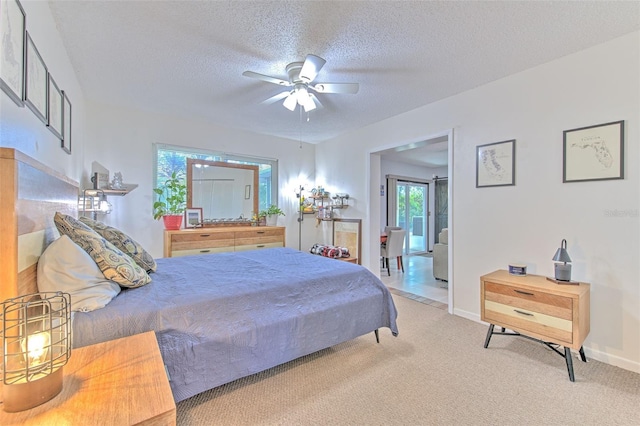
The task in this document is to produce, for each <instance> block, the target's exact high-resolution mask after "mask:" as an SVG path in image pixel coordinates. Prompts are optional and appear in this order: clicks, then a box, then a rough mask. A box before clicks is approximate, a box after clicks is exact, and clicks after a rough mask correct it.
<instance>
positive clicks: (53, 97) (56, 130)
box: [47, 73, 64, 140]
mask: <svg viewBox="0 0 640 426" xmlns="http://www.w3.org/2000/svg"><path fill="white" fill-rule="evenodd" d="M47 86H48V89H49V91H48V93H47V98H48V102H47V127H48V128H49V130H51V133H53V134H54V135H56V137H57V138H58V139H60V140H62V139H63V138H62V133H63V128H64V123H63V107H64V105H63V104H64V97H63V96H62V91H61V90H60V89H59V88H58V85H57V84H56V82H55V80H54V79H53V76H52V75H51V73H49V82H48V83H47Z"/></svg>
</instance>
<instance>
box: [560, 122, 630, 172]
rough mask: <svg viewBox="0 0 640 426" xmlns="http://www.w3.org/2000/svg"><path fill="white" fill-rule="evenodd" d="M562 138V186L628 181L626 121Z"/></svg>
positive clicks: (580, 130) (567, 133) (565, 134)
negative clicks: (625, 167) (626, 173)
mask: <svg viewBox="0 0 640 426" xmlns="http://www.w3.org/2000/svg"><path fill="white" fill-rule="evenodd" d="M562 135H563V137H562V154H563V163H562V182H564V183H567V182H584V181H592V180H610V179H624V120H621V121H614V122H611V123H605V124H597V125H595V126H588V127H581V128H578V129H571V130H565V131H564V132H562Z"/></svg>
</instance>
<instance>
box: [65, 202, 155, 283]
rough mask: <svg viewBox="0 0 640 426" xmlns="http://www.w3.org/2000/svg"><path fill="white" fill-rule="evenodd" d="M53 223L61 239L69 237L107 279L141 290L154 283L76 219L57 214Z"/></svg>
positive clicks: (121, 254) (142, 270)
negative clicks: (65, 236)
mask: <svg viewBox="0 0 640 426" xmlns="http://www.w3.org/2000/svg"><path fill="white" fill-rule="evenodd" d="M53 221H54V222H55V224H56V228H58V231H59V232H60V234H61V235H67V236H68V237H69V238H71V241H73V242H74V243H76V244H77V245H79V246H80V247H81V248H82V249H83V250H84V251H86V252H87V253H89V256H91V258H92V259H93V260H94V261H95V262H96V264H97V265H98V268H100V270H101V271H102V273H103V274H104V276H105V278H107V279H108V280H112V281H115V282H117V283H118V284H120V285H121V286H122V287H140V286H143V285H145V284H147V283H149V282H151V277H149V274H147V272H146V271H145V270H144V269H142V268H141V267H140V266H138V264H137V263H136V262H134V260H133V259H132V258H130V257H129V256H128V255H126V254H124V253H123V252H121V251H120V250H119V249H118V248H117V247H116V246H114V245H113V244H111V243H110V242H109V241H107V240H105V239H104V238H103V237H101V236H100V235H99V234H98V233H97V232H96V231H94V230H93V229H91V228H89V227H88V226H87V225H85V224H84V223H82V222H80V221H79V220H77V219H74V218H73V217H71V216H69V215H66V214H62V213H60V212H57V213H56V215H55V217H54V218H53Z"/></svg>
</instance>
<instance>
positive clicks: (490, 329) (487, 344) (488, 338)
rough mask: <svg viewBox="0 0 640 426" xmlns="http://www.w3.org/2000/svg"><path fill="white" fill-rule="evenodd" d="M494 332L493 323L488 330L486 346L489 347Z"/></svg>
mask: <svg viewBox="0 0 640 426" xmlns="http://www.w3.org/2000/svg"><path fill="white" fill-rule="evenodd" d="M492 334H493V324H489V330H488V331H487V338H486V339H485V340H484V348H485V349H487V347H488V346H489V340H491V335H492Z"/></svg>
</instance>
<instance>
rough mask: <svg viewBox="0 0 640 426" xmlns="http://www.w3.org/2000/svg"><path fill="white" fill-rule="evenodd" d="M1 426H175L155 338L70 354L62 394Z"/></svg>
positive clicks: (0, 420) (6, 418)
mask: <svg viewBox="0 0 640 426" xmlns="http://www.w3.org/2000/svg"><path fill="white" fill-rule="evenodd" d="M0 424H2V425H45V424H46V425H54V424H55V425H58V424H59V425H67V424H68V425H101V426H108V425H114V426H115V425H118V426H120V425H154V426H158V425H175V424H176V405H175V402H174V400H173V395H172V394H171V388H170V387H169V381H168V379H167V373H166V371H165V368H164V363H163V362H162V356H161V355H160V349H159V348H158V342H157V340H156V336H155V333H154V332H153V331H148V332H146V333H141V334H137V335H135V336H129V337H124V338H122V339H116V340H111V341H109V342H104V343H98V344H95V345H91V346H86V347H84V348H80V349H73V350H72V351H71V358H70V359H69V362H68V363H67V365H65V366H64V382H63V387H62V392H60V394H59V395H57V396H56V397H55V398H53V399H52V400H50V401H48V402H46V403H44V404H42V405H39V406H37V407H35V408H32V409H31V410H26V411H21V412H18V413H6V412H4V411H2V410H0Z"/></svg>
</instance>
